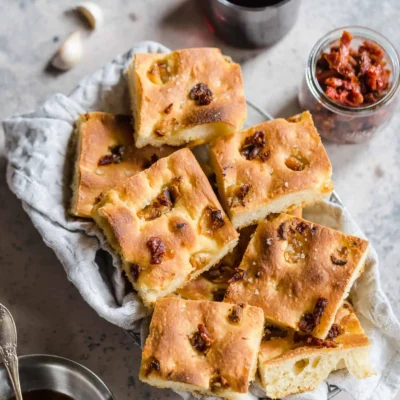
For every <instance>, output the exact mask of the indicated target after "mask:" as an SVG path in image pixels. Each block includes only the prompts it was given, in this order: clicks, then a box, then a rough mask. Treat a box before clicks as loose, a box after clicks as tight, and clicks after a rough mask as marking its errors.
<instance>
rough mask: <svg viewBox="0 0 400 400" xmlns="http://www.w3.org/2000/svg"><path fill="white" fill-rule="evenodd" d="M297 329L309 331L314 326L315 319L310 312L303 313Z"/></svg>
mask: <svg viewBox="0 0 400 400" xmlns="http://www.w3.org/2000/svg"><path fill="white" fill-rule="evenodd" d="M298 327H299V329H300V330H301V331H302V332H304V333H311V332H312V331H313V330H314V328H315V319H314V315H313V314H312V313H309V312H307V313H304V314H303V315H302V317H301V319H300V322H299V323H298Z"/></svg>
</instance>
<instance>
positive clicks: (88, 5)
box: [76, 1, 103, 29]
mask: <svg viewBox="0 0 400 400" xmlns="http://www.w3.org/2000/svg"><path fill="white" fill-rule="evenodd" d="M76 10H77V11H78V12H79V13H80V14H82V15H83V16H84V17H85V18H86V20H87V21H88V22H89V25H90V27H91V28H92V29H98V28H99V27H100V26H101V25H102V24H103V11H102V9H101V8H100V7H99V5H97V4H96V3H92V2H90V1H85V2H83V3H80V4H78V6H77V7H76Z"/></svg>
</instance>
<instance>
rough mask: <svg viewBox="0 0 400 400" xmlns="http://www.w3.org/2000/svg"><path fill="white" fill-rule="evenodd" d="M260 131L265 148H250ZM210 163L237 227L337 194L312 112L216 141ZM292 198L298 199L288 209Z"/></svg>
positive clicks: (227, 209)
mask: <svg viewBox="0 0 400 400" xmlns="http://www.w3.org/2000/svg"><path fill="white" fill-rule="evenodd" d="M258 132H262V135H263V136H262V137H260V136H258V139H259V142H258V143H259V146H258V147H257V146H254V145H249V143H250V142H251V140H255V139H254V138H255V136H254V135H257V133H258ZM251 138H252V139H251ZM246 141H247V142H246ZM255 147H257V148H255ZM252 150H253V152H252ZM210 161H211V164H212V166H213V168H214V171H215V173H216V177H217V183H218V190H219V193H220V195H221V198H222V201H223V204H224V207H225V210H226V211H227V212H228V214H229V215H230V217H231V220H232V223H233V225H234V226H235V227H237V228H238V227H242V226H246V225H249V224H252V223H255V222H257V221H259V220H261V219H263V218H264V217H266V216H267V215H268V214H269V213H270V212H285V211H290V210H291V209H294V208H296V207H302V206H304V205H305V204H307V203H309V202H313V201H316V200H320V199H321V198H323V197H326V196H327V195H328V194H329V193H331V192H332V190H333V183H332V181H331V174H332V168H331V164H330V161H329V159H328V156H327V154H326V151H325V149H324V147H323V145H322V142H321V139H320V137H319V135H318V132H317V131H316V129H315V126H314V124H313V121H312V117H311V114H310V113H309V112H308V111H307V112H304V113H302V114H300V115H298V116H295V117H292V118H290V119H288V120H285V119H282V118H280V119H276V120H273V121H269V122H264V123H262V124H259V125H256V126H253V127H252V128H249V129H247V130H244V131H241V132H238V133H236V134H235V135H233V136H230V137H223V138H218V139H216V140H215V141H214V142H213V143H212V144H211V145H210ZM307 191H308V192H307ZM303 192H306V193H305V194H304V193H303ZM299 194H300V196H299ZM288 196H291V197H294V198H293V199H291V200H290V202H289V204H286V203H287V202H285V198H289V197H288Z"/></svg>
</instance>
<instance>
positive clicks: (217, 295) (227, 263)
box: [176, 226, 256, 301]
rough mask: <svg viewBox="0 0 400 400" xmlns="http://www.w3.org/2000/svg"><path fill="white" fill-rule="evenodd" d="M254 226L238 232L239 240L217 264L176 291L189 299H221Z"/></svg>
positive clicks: (240, 259) (238, 263)
mask: <svg viewBox="0 0 400 400" xmlns="http://www.w3.org/2000/svg"><path fill="white" fill-rule="evenodd" d="M255 229H256V227H255V226H248V227H247V228H243V229H242V230H241V231H240V232H239V235H240V236H239V242H238V244H237V245H236V247H235V248H234V249H233V250H232V251H231V252H230V253H229V254H227V255H226V256H225V257H224V258H223V259H222V260H221V261H220V262H219V263H218V264H217V265H214V266H213V267H211V268H210V269H209V270H208V271H206V272H203V273H202V274H201V275H200V276H199V277H198V278H196V279H193V280H191V281H189V282H188V283H187V284H186V285H185V286H183V287H181V288H180V289H178V290H177V291H176V293H177V294H178V295H180V296H181V297H183V298H185V299H189V300H211V301H222V300H223V299H224V297H225V292H226V289H227V287H228V285H229V281H230V279H232V277H233V275H234V273H235V269H236V268H237V267H239V265H240V263H241V261H242V258H243V254H244V252H245V251H246V248H247V245H248V244H249V242H250V239H251V235H252V234H253V233H254V231H255Z"/></svg>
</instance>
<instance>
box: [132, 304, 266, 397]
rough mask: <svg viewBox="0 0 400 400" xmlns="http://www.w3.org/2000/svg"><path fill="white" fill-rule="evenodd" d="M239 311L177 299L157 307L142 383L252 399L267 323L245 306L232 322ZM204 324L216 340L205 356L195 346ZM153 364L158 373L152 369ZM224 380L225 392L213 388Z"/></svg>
mask: <svg viewBox="0 0 400 400" xmlns="http://www.w3.org/2000/svg"><path fill="white" fill-rule="evenodd" d="M233 307H239V306H233V305H231V304H225V303H216V302H210V301H192V300H183V299H176V298H166V299H161V300H159V301H157V303H156V305H155V309H154V314H153V317H152V321H151V325H150V335H149V336H148V338H147V340H146V344H145V347H144V349H143V354H142V364H141V368H140V374H139V377H140V379H141V380H142V381H144V382H147V383H149V384H151V385H156V386H161V387H170V388H175V389H177V388H180V386H179V385H180V384H187V385H193V386H194V387H193V389H194V390H197V391H198V392H199V393H202V394H214V395H215V394H217V395H219V396H223V397H226V398H234V394H235V393H246V392H247V390H248V386H249V382H250V380H252V379H253V378H254V374H255V370H256V368H255V366H256V359H257V354H258V350H259V346H260V341H261V335H262V330H263V323H264V317H263V312H262V310H261V309H260V308H257V307H251V306H245V307H243V308H241V313H240V317H239V319H238V320H235V322H232V320H231V319H230V315H231V314H232V310H233ZM199 324H202V325H204V327H205V328H206V331H207V332H208V336H209V338H210V340H211V344H210V346H208V347H207V349H206V350H205V351H198V350H196V348H195V347H194V346H193V344H192V343H193V342H191V338H193V337H194V335H195V334H196V332H198V330H199V327H198V326H199ZM197 349H199V348H197ZM152 362H153V364H152V365H153V367H154V366H156V368H152V367H151V363H152ZM157 363H158V367H157ZM218 379H219V380H220V382H223V386H224V387H219V388H217V387H216V385H215V386H214V385H213V384H212V382H213V381H214V382H215V381H218ZM212 386H214V389H212Z"/></svg>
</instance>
